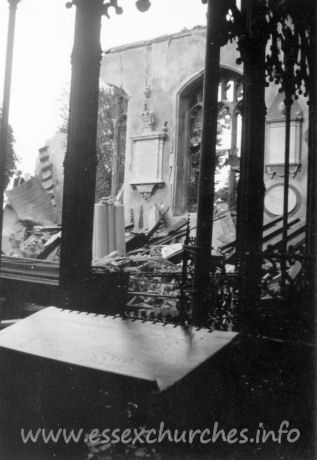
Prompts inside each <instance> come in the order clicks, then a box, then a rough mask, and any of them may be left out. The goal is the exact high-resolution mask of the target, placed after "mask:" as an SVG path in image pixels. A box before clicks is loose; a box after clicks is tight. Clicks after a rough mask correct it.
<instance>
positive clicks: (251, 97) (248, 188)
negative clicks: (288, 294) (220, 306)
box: [237, 0, 266, 325]
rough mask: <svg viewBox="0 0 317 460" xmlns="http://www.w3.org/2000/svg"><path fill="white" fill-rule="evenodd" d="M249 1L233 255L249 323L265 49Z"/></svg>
mask: <svg viewBox="0 0 317 460" xmlns="http://www.w3.org/2000/svg"><path fill="white" fill-rule="evenodd" d="M257 8H258V5H257V4H256V2H254V1H253V0H243V1H242V14H243V15H244V17H245V21H246V31H247V35H246V36H245V37H242V38H241V39H240V48H241V50H242V52H243V57H244V101H243V115H244V116H243V131H242V155H241V167H240V181H239V185H238V216H237V254H238V260H239V266H238V271H239V314H240V318H241V319H242V325H247V323H249V322H250V321H252V316H253V315H252V314H253V312H254V311H255V308H256V305H257V303H258V302H259V299H260V280H261V256H260V253H261V250H262V227H263V198H264V181H263V174H264V135H265V113H266V107H265V45H266V39H265V36H264V34H263V35H262V34H261V30H260V28H259V23H257V21H256V15H257V14H258V15H261V13H262V12H261V11H260V12H259V11H257Z"/></svg>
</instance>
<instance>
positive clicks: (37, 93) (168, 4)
mask: <svg viewBox="0 0 317 460" xmlns="http://www.w3.org/2000/svg"><path fill="white" fill-rule="evenodd" d="M65 3H66V0H21V1H20V3H19V4H18V9H17V16H16V33H15V44H14V58H13V74H12V89H11V104H10V116H9V120H10V124H11V126H12V128H13V131H14V135H15V139H16V143H15V150H16V152H17V154H18V156H19V157H20V158H21V169H22V170H23V172H24V173H30V174H33V173H34V167H35V159H36V156H37V153H38V149H39V148H40V147H42V146H43V145H44V144H45V142H46V141H47V140H48V139H49V138H51V137H52V136H53V135H54V133H55V132H56V131H57V129H58V126H59V124H60V115H59V114H60V108H61V104H62V94H63V91H65V89H67V88H68V85H69V81H70V72H71V66H70V55H71V50H72V46H73V38H74V19H75V7H73V8H71V9H67V8H66V7H65ZM151 3H152V5H151V8H150V10H149V11H147V12H146V13H141V12H139V11H138V10H137V8H136V6H135V0H118V4H119V5H120V6H122V8H123V9H124V12H123V14H122V15H120V16H117V15H116V14H115V13H114V10H113V9H110V10H109V14H110V19H107V18H106V17H103V19H102V30H101V46H102V49H103V50H106V49H108V48H111V47H113V46H118V45H123V44H126V43H130V42H133V41H138V40H143V39H149V38H154V37H157V36H160V35H164V34H169V33H174V32H179V31H180V30H182V29H184V28H185V27H187V28H192V27H194V26H196V25H205V24H206V6H205V5H202V3H201V0H151ZM8 18H9V8H8V1H7V0H0V106H1V105H2V100H3V79H4V72H5V51H6V42H7V23H8Z"/></svg>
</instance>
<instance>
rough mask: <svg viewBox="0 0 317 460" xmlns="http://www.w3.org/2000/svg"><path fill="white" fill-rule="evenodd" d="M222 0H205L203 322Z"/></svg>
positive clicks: (197, 313) (198, 312)
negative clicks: (206, 0) (206, 6)
mask: <svg viewBox="0 0 317 460" xmlns="http://www.w3.org/2000/svg"><path fill="white" fill-rule="evenodd" d="M220 15H221V1H219V0H208V12H207V40H206V57H205V74H204V94H203V127H202V138H201V152H200V170H199V171H200V172H199V185H198V209H197V235H196V256H195V273H194V298H193V322H194V324H198V325H199V324H203V323H204V321H205V319H206V317H207V312H208V310H207V309H208V303H209V298H208V287H209V283H210V277H209V272H210V260H211V258H210V252H211V241H212V219H213V206H214V175H215V167H216V141H217V117H218V85H219V61H220V43H221V38H220V37H221V33H223V31H221V30H220V24H222V21H221V20H220Z"/></svg>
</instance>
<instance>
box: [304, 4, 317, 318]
mask: <svg viewBox="0 0 317 460" xmlns="http://www.w3.org/2000/svg"><path fill="white" fill-rule="evenodd" d="M314 5H315V21H314V28H313V30H312V47H313V49H312V62H311V69H310V72H311V86H310V94H309V148H308V178H307V179H308V183H307V211H306V222H307V230H306V253H307V255H308V257H309V258H310V261H309V263H308V264H307V271H308V273H307V276H308V277H309V284H310V288H311V292H310V293H309V299H308V300H309V304H310V308H311V309H312V311H313V310H314V308H315V306H316V304H317V270H316V257H317V228H316V227H317V113H316V110H317V107H316V104H317V81H316V77H317V5H316V3H315V4H314Z"/></svg>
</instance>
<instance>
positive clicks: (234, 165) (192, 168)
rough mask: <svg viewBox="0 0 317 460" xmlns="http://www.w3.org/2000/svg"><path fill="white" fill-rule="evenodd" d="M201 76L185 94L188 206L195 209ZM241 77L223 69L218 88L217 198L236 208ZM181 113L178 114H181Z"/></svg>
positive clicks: (239, 144)
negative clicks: (186, 95)
mask: <svg viewBox="0 0 317 460" xmlns="http://www.w3.org/2000/svg"><path fill="white" fill-rule="evenodd" d="M202 83H203V82H202V79H200V82H199V84H198V85H197V82H195V85H194V88H193V90H192V92H191V93H190V94H189V96H188V98H187V118H188V128H187V130H188V141H187V146H186V151H187V155H188V166H189V168H188V169H189V173H188V188H187V194H186V193H185V195H187V206H186V208H187V210H188V211H189V212H196V211H197V204H198V180H199V161H200V148H201V134H202V94H203V89H202ZM242 96H243V94H242V78H241V76H240V75H239V74H236V73H235V72H232V71H228V70H224V69H222V72H221V81H220V84H219V90H218V100H219V103H218V127H217V148H216V150H217V168H216V177H215V192H216V193H215V196H216V199H217V200H218V201H219V200H220V201H221V202H224V203H226V204H227V205H228V207H229V209H230V210H231V211H235V209H236V200H237V196H236V184H237V181H238V175H239V157H240V150H241V132H242V115H241V106H242ZM181 117H182V114H180V118H181Z"/></svg>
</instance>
